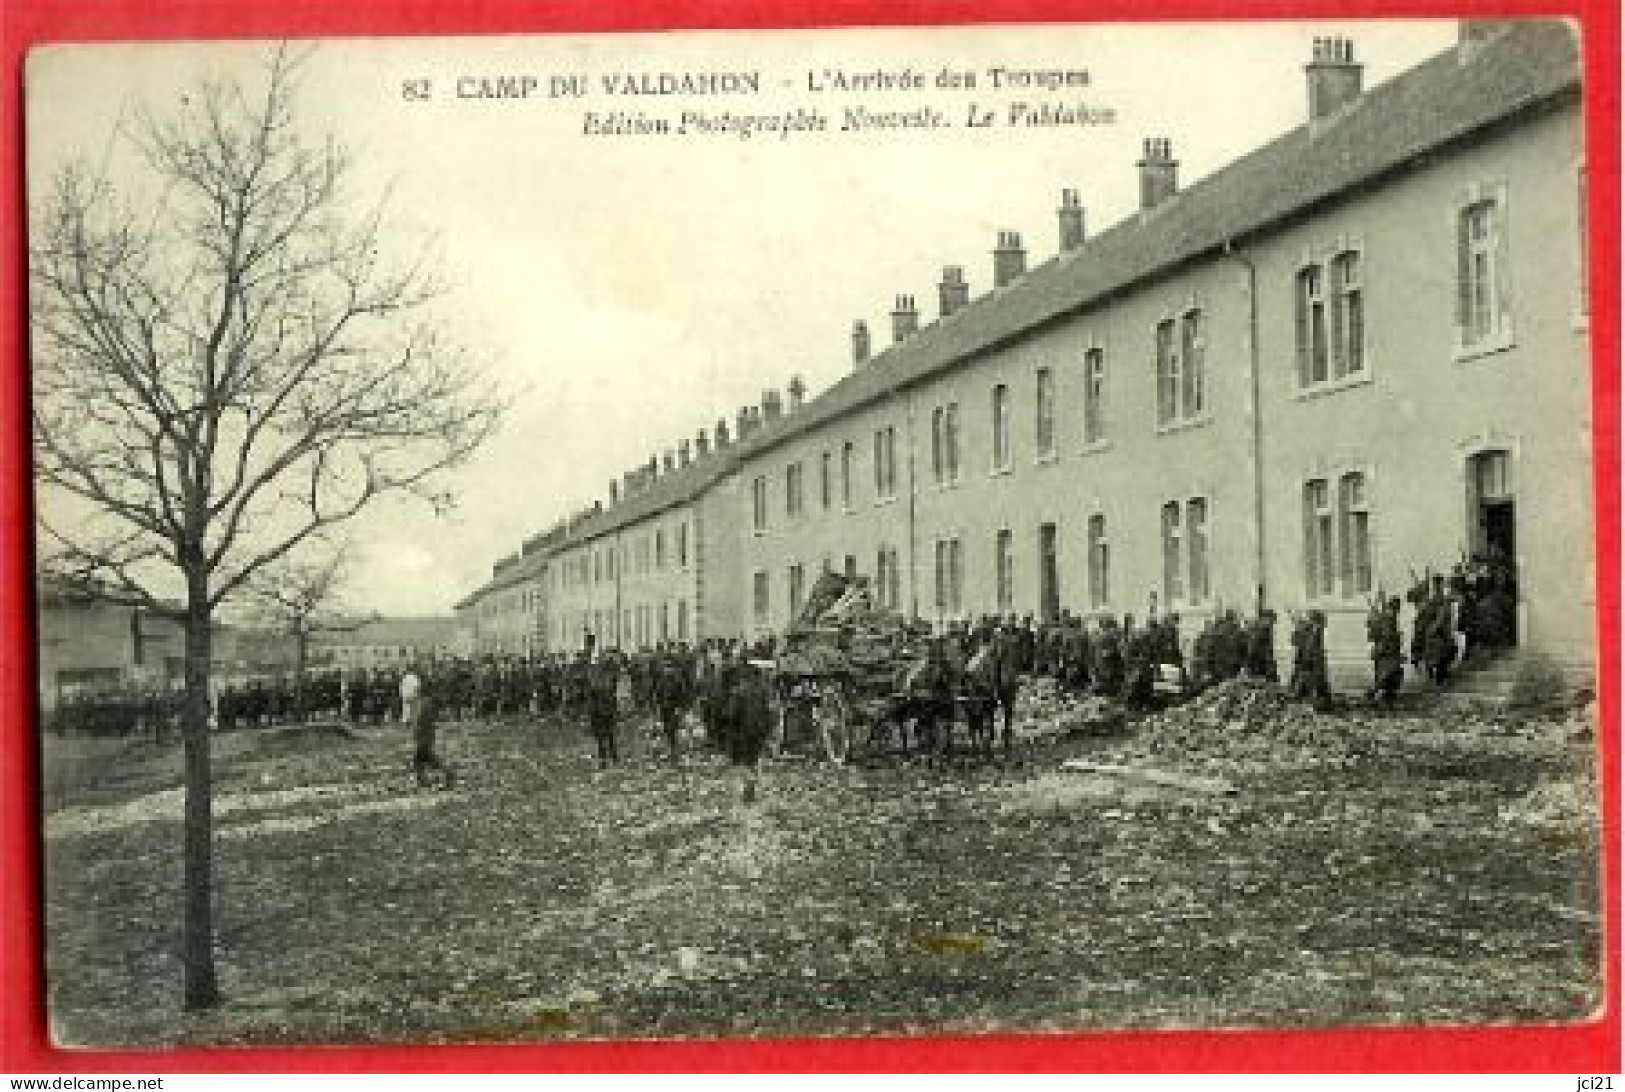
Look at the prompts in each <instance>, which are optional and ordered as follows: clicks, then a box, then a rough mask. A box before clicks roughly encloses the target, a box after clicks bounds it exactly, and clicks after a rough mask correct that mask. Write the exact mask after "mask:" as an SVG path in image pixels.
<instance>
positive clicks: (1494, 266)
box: [1456, 197, 1511, 349]
mask: <svg viewBox="0 0 1625 1092" xmlns="http://www.w3.org/2000/svg"><path fill="white" fill-rule="evenodd" d="M1503 220H1504V208H1503V204H1502V202H1501V200H1500V199H1499V198H1498V197H1487V198H1482V199H1480V200H1476V201H1473V202H1472V203H1471V204H1468V205H1466V206H1465V207H1463V208H1462V210H1461V212H1460V213H1459V214H1458V217H1457V223H1456V333H1457V341H1458V343H1459V345H1460V346H1461V347H1462V348H1464V349H1471V348H1474V347H1475V346H1481V345H1483V344H1484V343H1486V342H1492V341H1498V340H1501V339H1504V338H1505V337H1507V336H1509V335H1510V333H1511V330H1510V320H1509V317H1508V314H1507V292H1506V262H1505V255H1504V248H1505V235H1506V231H1505V224H1504V223H1503Z"/></svg>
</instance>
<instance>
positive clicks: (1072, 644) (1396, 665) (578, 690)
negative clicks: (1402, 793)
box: [51, 554, 1517, 765]
mask: <svg viewBox="0 0 1625 1092" xmlns="http://www.w3.org/2000/svg"><path fill="white" fill-rule="evenodd" d="M1404 599H1405V600H1406V601H1408V602H1409V603H1410V605H1411V608H1412V618H1411V630H1410V635H1409V636H1410V640H1409V650H1408V652H1409V654H1408V657H1407V655H1406V649H1405V647H1404V645H1405V640H1404V634H1403V631H1402V629H1401V623H1400V617H1401V610H1402V609H1403V608H1402V604H1401V600H1400V598H1399V597H1397V596H1392V597H1391V596H1386V595H1383V594H1381V593H1379V594H1378V595H1377V596H1376V597H1375V598H1374V599H1373V600H1372V601H1371V603H1370V612H1369V614H1368V616H1367V620H1366V638H1367V641H1368V642H1369V645H1370V650H1371V652H1370V655H1371V663H1372V676H1371V678H1372V682H1371V687H1370V689H1369V691H1368V697H1370V698H1371V699H1372V700H1374V701H1377V702H1380V703H1385V704H1390V703H1392V702H1393V701H1394V699H1395V697H1396V696H1397V694H1398V692H1399V690H1400V687H1401V686H1402V685H1403V681H1404V677H1405V668H1406V664H1407V662H1408V663H1409V664H1410V666H1411V668H1412V669H1413V670H1414V671H1415V672H1416V673H1418V674H1419V675H1421V676H1422V677H1425V678H1426V679H1428V680H1430V681H1431V682H1432V683H1433V684H1434V685H1435V686H1440V687H1442V686H1445V685H1448V683H1449V681H1450V678H1451V674H1452V671H1453V669H1454V668H1455V667H1456V666H1457V665H1459V664H1461V663H1462V662H1471V661H1473V660H1475V659H1481V658H1483V657H1486V656H1489V655H1493V654H1494V653H1496V652H1497V651H1500V650H1502V649H1505V648H1507V647H1510V646H1511V645H1512V644H1513V643H1514V642H1515V639H1516V638H1515V635H1516V603H1517V583H1516V575H1515V573H1514V571H1513V568H1512V566H1511V564H1510V563H1509V562H1507V561H1505V560H1503V559H1500V558H1498V557H1496V556H1494V555H1489V554H1484V555H1475V556H1474V557H1472V558H1470V559H1468V558H1463V559H1462V560H1461V561H1460V562H1458V563H1457V564H1455V565H1454V566H1453V567H1452V568H1451V569H1450V570H1449V571H1448V572H1441V573H1436V572H1433V571H1431V570H1429V571H1428V572H1426V573H1424V574H1422V575H1421V576H1418V577H1416V578H1415V579H1414V581H1413V584H1412V586H1411V588H1410V589H1409V590H1408V591H1407V593H1406V595H1405V596H1404ZM916 626H917V627H918V628H919V629H920V630H921V631H922V632H924V633H925V634H927V635H928V637H927V639H926V641H925V648H926V654H925V655H924V656H923V657H920V658H918V659H916V660H914V661H913V662H910V663H907V664H900V665H898V672H899V675H898V678H897V680H896V686H895V687H894V691H895V696H896V697H897V699H898V700H897V702H896V705H895V706H894V710H895V712H896V719H897V720H898V722H899V724H900V725H901V723H902V722H904V721H906V722H908V723H909V724H910V725H912V727H913V731H914V737H915V738H914V741H913V743H914V744H915V745H919V746H935V745H938V742H939V741H940V740H942V739H943V738H945V733H946V737H947V738H950V739H951V733H952V725H953V724H954V722H955V720H956V719H957V718H956V710H962V711H963V720H964V721H965V722H966V723H967V726H968V728H969V731H970V735H971V739H972V742H973V744H974V745H975V746H977V747H978V748H980V749H982V750H983V751H985V752H987V753H991V750H992V741H993V736H994V733H993V721H994V720H995V719H996V718H997V717H998V716H999V715H1000V714H1002V719H1003V726H1002V727H1003V731H1002V733H1001V734H1002V736H1003V739H1004V746H1005V748H1006V750H1008V748H1009V747H1010V741H1011V733H1012V721H1013V717H1014V708H1015V699H1016V694H1017V692H1018V690H1019V687H1020V683H1021V680H1023V679H1029V678H1040V677H1043V678H1051V679H1053V680H1054V681H1055V683H1056V684H1057V685H1058V686H1059V687H1061V688H1063V689H1065V690H1067V691H1070V692H1072V693H1074V694H1091V695H1097V696H1100V697H1105V698H1111V699H1115V700H1117V701H1120V702H1121V703H1122V704H1123V705H1125V706H1126V707H1128V708H1130V709H1140V710H1143V709H1149V708H1151V707H1153V706H1154V705H1156V704H1157V703H1158V701H1159V700H1161V699H1162V698H1163V697H1172V696H1181V697H1188V696H1191V695H1194V694H1197V693H1200V692H1201V691H1203V690H1204V689H1206V688H1207V687H1209V686H1212V685H1213V684H1215V683H1217V682H1220V681H1222V680H1225V679H1230V678H1235V677H1237V676H1247V677H1251V678H1254V679H1259V680H1267V681H1269V682H1279V681H1280V676H1279V673H1278V669H1277V664H1276V626H1277V616H1276V614H1275V612H1274V611H1271V610H1267V609H1266V610H1261V611H1258V612H1256V613H1254V614H1252V615H1251V616H1249V617H1243V616H1242V615H1241V614H1240V613H1239V612H1237V611H1235V610H1222V609H1221V610H1218V611H1215V612H1214V613H1212V614H1211V615H1210V616H1209V617H1207V619H1206V620H1205V621H1204V622H1203V624H1202V626H1201V628H1200V630H1199V631H1198V632H1197V633H1196V634H1195V635H1194V636H1193V637H1192V639H1191V640H1190V642H1189V645H1188V646H1187V645H1186V643H1185V642H1184V640H1183V638H1182V637H1181V633H1180V618H1179V615H1178V614H1176V613H1172V612H1167V613H1163V614H1161V615H1158V614H1157V612H1156V610H1155V604H1154V603H1153V604H1152V610H1151V611H1150V612H1149V613H1148V616H1147V617H1146V618H1145V619H1144V620H1137V619H1136V618H1135V617H1134V616H1133V615H1123V616H1121V617H1112V616H1101V617H1096V618H1091V619H1087V620H1086V619H1083V618H1081V617H1078V616H1076V615H1074V614H1072V613H1070V612H1068V611H1062V612H1061V614H1060V617H1059V618H1058V619H1056V620H1055V621H1053V622H1047V623H1045V622H1035V621H1034V620H1033V618H1032V617H1031V616H1027V617H1022V618H1017V617H1016V616H1014V615H1006V616H1002V617H1001V616H993V615H988V616H983V617H981V618H979V619H977V620H975V621H974V622H963V621H961V622H952V623H948V624H947V625H946V626H944V627H943V628H942V631H941V632H939V633H937V634H935V635H929V634H930V629H931V627H930V626H929V625H928V624H925V623H916ZM1325 630H1326V617H1325V615H1324V614H1323V613H1321V612H1320V611H1318V610H1309V611H1304V612H1294V613H1293V614H1292V619H1291V632H1290V637H1289V646H1290V648H1291V657H1292V659H1291V665H1290V674H1289V676H1288V680H1287V688H1288V691H1289V693H1290V694H1291V695H1292V696H1294V697H1296V698H1299V699H1301V700H1304V701H1309V702H1313V703H1314V704H1315V705H1317V706H1318V707H1322V708H1325V707H1327V706H1329V705H1330V703H1331V700H1332V698H1331V687H1330V683H1329V673H1328V670H1327V664H1326V647H1325ZM776 645H777V642H776V641H775V639H773V638H767V639H764V640H761V641H758V642H755V643H750V644H748V643H746V642H743V641H738V640H731V641H730V640H708V641H705V642H702V643H701V644H699V645H697V646H691V645H688V644H686V643H679V642H670V643H663V644H661V645H660V646H658V647H656V648H654V649H649V650H640V651H635V652H622V651H619V650H614V649H603V650H597V651H594V650H593V649H592V648H591V645H590V642H589V647H588V648H587V649H584V650H582V651H580V652H578V653H575V654H573V655H572V654H564V653H552V654H545V655H539V656H530V657H522V656H513V655H507V656H497V655H487V656H480V657H443V658H439V659H437V660H434V661H433V662H432V663H428V664H419V665H416V668H415V669H416V670H417V671H419V672H421V673H422V674H423V675H424V677H425V682H426V685H429V686H431V687H432V690H433V693H434V695H435V701H436V707H437V709H438V711H439V714H440V715H441V716H442V717H443V718H444V719H447V720H471V719H478V720H492V719H503V718H515V717H527V716H543V717H545V716H549V715H552V714H571V715H574V716H576V717H578V718H579V719H580V720H582V721H583V722H585V723H586V724H587V725H588V727H589V729H590V732H591V735H592V737H593V739H594V740H595V748H596V754H597V757H598V759H599V761H600V762H601V763H602V764H605V765H608V764H613V763H615V762H618V761H619V758H620V754H619V746H618V743H617V740H616V738H615V731H614V723H615V721H616V720H617V718H618V717H619V716H621V715H623V714H624V713H625V712H627V711H630V712H631V713H634V714H645V715H647V716H648V718H649V719H650V720H651V722H652V723H653V724H654V725H655V726H657V728H658V731H659V733H660V735H661V737H663V740H664V743H665V747H666V750H667V753H668V754H669V755H670V756H671V757H672V758H673V760H675V759H676V758H677V757H678V755H679V744H678V737H679V734H680V730H681V725H682V723H683V721H684V719H685V717H687V716H688V715H689V714H691V713H692V714H693V715H694V716H695V717H696V718H697V719H698V720H699V721H700V723H702V724H703V725H704V730H705V736H706V739H707V740H708V741H709V742H710V743H711V744H712V745H713V746H715V747H716V748H717V749H719V750H722V751H724V752H726V753H729V754H730V755H732V756H734V757H735V758H736V760H737V761H738V762H740V763H741V764H743V763H744V761H745V759H746V757H747V756H748V755H749V754H750V753H752V751H753V749H759V747H760V742H759V739H758V737H763V738H765V732H766V728H764V727H763V726H762V725H761V724H760V723H759V722H760V721H761V720H762V719H763V718H764V717H765V716H766V714H763V713H761V712H760V708H761V707H762V706H764V704H767V705H770V704H771V700H772V690H773V687H774V685H775V684H774V682H773V680H772V679H771V677H770V674H769V673H766V672H764V671H763V669H762V667H761V665H763V664H767V663H771V662H772V661H773V660H774V659H775V657H776V654H777V647H776ZM752 665H756V666H752ZM410 670H413V668H409V667H407V666H405V665H403V666H402V667H400V668H386V667H375V668H371V669H365V670H359V669H358V670H355V671H351V672H348V673H346V672H342V671H338V670H333V669H325V670H318V671H314V672H310V673H308V674H307V675H306V676H305V677H304V679H303V680H299V679H296V678H293V677H278V678H269V679H250V680H247V681H243V682H235V681H234V682H230V683H228V684H226V685H225V686H223V687H222V688H221V689H220V691H219V693H218V695H217V698H216V703H215V714H216V721H217V724H218V726H219V727H220V728H221V729H227V730H229V729H238V728H255V727H265V726H270V725H277V724H291V723H300V722H305V721H309V720H312V719H321V718H338V719H342V720H345V721H347V722H349V723H350V724H352V725H358V726H359V725H365V724H375V725H376V724H388V723H398V722H400V721H401V720H402V719H403V709H402V694H401V684H402V679H403V676H404V674H405V673H406V672H408V671H410ZM758 676H760V677H758ZM764 694H765V695H766V697H765V698H763V697H762V695H764ZM180 712H181V695H180V691H179V690H178V689H175V688H163V687H149V688H145V689H115V690H112V691H104V692H100V693H94V694H79V695H67V696H64V698H63V700H62V701H61V702H60V703H59V705H58V707H57V709H56V710H55V711H54V713H53V716H52V718H51V726H52V727H53V728H54V729H55V730H59V731H66V732H95V733H109V734H123V733H129V732H137V731H147V732H151V733H154V734H156V735H158V736H162V735H164V734H165V732H166V731H168V730H171V729H173V728H175V727H177V726H178V724H179V718H180ZM753 741H755V742H753ZM905 746H908V744H907V743H905Z"/></svg>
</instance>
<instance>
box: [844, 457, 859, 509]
mask: <svg viewBox="0 0 1625 1092" xmlns="http://www.w3.org/2000/svg"><path fill="white" fill-rule="evenodd" d="M855 458H856V449H855V448H854V447H853V444H852V441H851V440H848V441H847V442H846V443H844V444H842V445H841V507H842V508H845V509H847V510H848V511H851V509H852V462H853V460H854V459H855Z"/></svg>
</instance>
